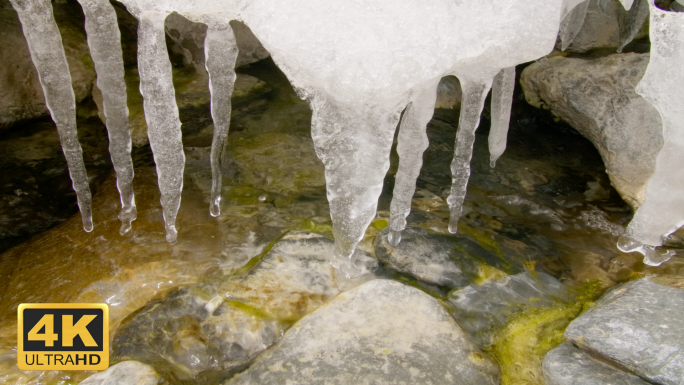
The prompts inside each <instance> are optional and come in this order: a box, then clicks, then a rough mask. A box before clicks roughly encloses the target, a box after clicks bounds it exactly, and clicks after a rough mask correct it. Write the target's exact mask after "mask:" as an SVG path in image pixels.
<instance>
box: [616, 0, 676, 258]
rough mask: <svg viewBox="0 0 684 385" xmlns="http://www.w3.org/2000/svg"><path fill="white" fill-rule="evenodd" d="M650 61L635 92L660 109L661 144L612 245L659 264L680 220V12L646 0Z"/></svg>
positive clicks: (670, 254) (666, 255) (668, 254)
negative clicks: (645, 182)
mask: <svg viewBox="0 0 684 385" xmlns="http://www.w3.org/2000/svg"><path fill="white" fill-rule="evenodd" d="M648 2H649V7H650V13H651V22H650V25H649V28H650V37H651V60H650V62H649V64H648V67H647V68H646V73H645V74H644V77H643V78H642V79H641V81H640V82H639V84H638V85H637V88H636V91H637V93H638V94H639V95H641V96H643V97H644V98H645V99H646V100H647V101H648V102H649V103H651V104H652V105H653V106H654V107H655V108H656V109H657V110H658V112H660V116H661V117H662V120H663V139H664V144H663V148H662V149H661V150H660V153H658V157H657V158H656V167H655V172H654V173H653V176H652V177H651V179H650V180H649V182H648V186H647V187H646V194H645V198H644V202H643V203H642V204H641V206H640V207H639V209H638V210H637V211H636V213H634V218H633V219H632V221H631V222H630V223H629V226H627V230H626V231H625V234H624V235H623V237H622V238H621V239H620V241H619V243H618V247H619V248H620V249H621V250H623V251H626V252H631V251H638V252H640V253H642V254H644V263H646V264H650V265H659V264H661V263H662V262H664V261H666V260H667V259H669V257H671V256H672V254H673V252H672V251H666V250H659V249H656V247H657V246H660V245H662V244H663V240H664V238H665V237H666V236H668V235H669V234H670V233H672V232H674V231H676V230H677V229H678V228H680V227H681V226H682V225H684V195H682V191H684V168H682V167H681V165H682V163H683V162H684V155H683V154H684V110H683V109H682V108H681V106H682V105H684V88H682V84H683V83H684V68H683V67H682V63H684V14H682V13H676V12H668V11H664V10H662V9H659V8H658V7H657V6H656V5H655V4H654V3H653V0H648Z"/></svg>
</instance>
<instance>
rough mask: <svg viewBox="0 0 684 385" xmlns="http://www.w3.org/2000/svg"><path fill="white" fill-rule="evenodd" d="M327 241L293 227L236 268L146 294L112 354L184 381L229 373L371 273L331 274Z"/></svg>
mask: <svg viewBox="0 0 684 385" xmlns="http://www.w3.org/2000/svg"><path fill="white" fill-rule="evenodd" d="M332 248H333V241H332V240H330V239H328V238H325V237H323V236H320V235H317V234H313V233H290V234H288V235H286V236H285V237H283V238H282V239H281V240H280V241H278V242H277V243H276V244H275V245H274V246H273V248H271V249H270V250H269V251H268V252H267V253H266V254H265V255H264V256H263V258H260V257H256V258H255V259H253V260H252V261H251V262H250V263H249V264H248V265H247V266H246V268H243V269H241V270H240V271H238V273H237V274H235V275H233V276H229V277H227V278H218V279H213V280H208V281H205V282H202V283H199V284H196V285H193V286H189V287H184V288H181V289H178V290H175V291H173V292H171V293H170V294H169V295H168V296H166V298H164V299H161V300H156V301H152V302H150V303H149V304H148V305H147V306H145V307H144V308H143V309H141V310H140V311H138V312H136V313H135V314H134V315H133V316H131V317H130V319H128V320H127V321H125V322H124V324H123V325H122V327H121V328H120V330H119V331H118V332H117V334H116V335H115V336H114V339H113V342H112V352H113V353H112V359H113V360H130V359H135V360H139V361H142V362H146V363H149V364H151V365H154V366H155V367H156V368H157V369H158V370H160V371H161V372H162V373H164V374H165V375H166V376H167V377H169V378H175V379H178V380H181V381H186V382H188V381H189V382H192V383H198V384H203V383H207V382H211V383H216V382H218V381H221V380H223V379H226V378H227V377H229V376H230V375H232V374H234V373H235V372H236V371H238V370H242V369H244V367H245V365H247V364H248V363H249V361H250V360H251V359H252V358H253V357H254V356H255V355H256V354H257V353H259V352H261V351H263V350H264V349H266V348H267V347H269V346H271V345H272V344H273V343H275V342H276V341H278V339H279V338H280V336H281V335H282V334H283V333H284V331H285V330H286V329H287V328H288V327H289V326H290V325H291V324H292V323H293V322H295V321H297V320H298V319H300V318H301V317H302V316H304V315H305V314H308V313H310V312H312V311H314V310H315V309H317V308H318V307H319V306H321V304H323V303H324V302H326V301H329V300H330V299H332V298H333V297H335V296H336V295H337V294H339V293H340V292H341V290H344V289H346V288H348V287H350V286H353V285H357V284H359V283H361V282H364V280H367V279H369V278H371V277H372V274H370V273H369V274H367V275H366V276H364V277H362V278H361V279H357V280H354V281H348V280H346V279H344V278H343V277H340V276H338V275H336V274H335V272H334V270H333V268H332V266H331V265H330V256H332ZM357 254H358V255H357V258H358V259H359V261H360V263H367V264H368V266H370V267H372V265H373V262H374V260H373V259H372V258H370V257H369V256H367V255H361V254H362V253H360V252H357ZM254 265H255V266H254ZM251 266H254V268H253V269H252V270H251V271H249V272H246V271H247V270H248V268H249V267H251ZM243 270H244V271H245V272H243Z"/></svg>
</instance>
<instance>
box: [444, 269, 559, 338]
mask: <svg viewBox="0 0 684 385" xmlns="http://www.w3.org/2000/svg"><path fill="white" fill-rule="evenodd" d="M564 297H565V288H564V287H563V285H562V284H561V283H560V282H559V281H558V280H557V279H555V278H553V277H552V276H550V275H548V274H546V273H542V272H536V271H535V272H524V273H520V274H516V275H513V276H504V277H498V279H496V280H491V281H488V282H484V283H482V282H479V283H474V284H471V285H469V286H467V287H464V288H462V289H460V290H456V291H453V292H451V293H450V294H449V298H448V301H449V303H450V304H451V305H453V306H454V308H455V312H454V317H455V318H456V321H457V322H458V324H459V325H460V326H461V327H462V328H463V329H464V330H465V331H466V332H468V334H469V335H470V337H471V338H472V339H473V340H474V341H475V342H477V343H478V344H480V345H481V346H487V345H490V344H491V343H492V342H493V338H494V335H495V333H496V332H497V331H498V330H499V329H501V327H503V326H504V325H505V324H506V323H507V322H508V321H509V318H510V316H511V315H513V314H515V313H516V312H519V311H521V310H523V309H524V308H525V307H527V306H535V307H544V306H549V305H551V304H552V303H553V302H554V301H556V300H558V299H560V298H564Z"/></svg>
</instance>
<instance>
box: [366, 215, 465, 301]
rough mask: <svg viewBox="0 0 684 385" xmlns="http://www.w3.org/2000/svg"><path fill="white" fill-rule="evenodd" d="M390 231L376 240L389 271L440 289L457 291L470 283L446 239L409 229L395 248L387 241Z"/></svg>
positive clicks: (451, 245) (382, 233)
mask: <svg viewBox="0 0 684 385" xmlns="http://www.w3.org/2000/svg"><path fill="white" fill-rule="evenodd" d="M388 229H389V228H387V229H385V230H383V231H382V232H381V233H380V234H378V236H377V237H376V239H375V255H376V256H377V257H378V260H380V261H381V262H383V263H385V264H386V265H387V266H388V267H389V268H391V269H393V270H395V271H398V272H400V273H404V274H408V275H410V276H412V277H413V278H416V279H418V280H420V281H423V282H426V283H430V284H434V285H439V286H446V287H450V288H455V287H463V286H466V285H467V284H468V283H470V279H469V277H468V275H467V274H466V272H464V268H463V267H462V263H463V262H461V261H459V259H457V255H456V251H455V250H454V248H453V242H450V241H449V240H448V239H447V238H446V237H445V236H443V235H440V234H433V233H429V232H427V231H425V230H423V229H419V228H412V227H409V228H407V229H406V230H404V231H402V234H401V237H402V241H401V242H400V243H399V244H398V245H397V246H392V245H390V244H389V242H388V240H387V234H388ZM473 268H474V266H473V267H472V268H471V269H470V270H471V271H472V270H473Z"/></svg>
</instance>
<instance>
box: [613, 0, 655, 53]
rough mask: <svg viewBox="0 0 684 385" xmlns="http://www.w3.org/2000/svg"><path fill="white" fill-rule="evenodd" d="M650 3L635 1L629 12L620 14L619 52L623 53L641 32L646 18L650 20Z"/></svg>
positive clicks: (645, 0)
mask: <svg viewBox="0 0 684 385" xmlns="http://www.w3.org/2000/svg"><path fill="white" fill-rule="evenodd" d="M648 13H649V11H648V1H647V0H635V3H634V4H633V5H632V8H631V9H630V10H629V11H622V12H619V13H618V24H619V25H620V45H619V46H618V49H617V51H618V52H622V49H623V48H625V46H626V45H627V44H629V43H630V42H631V41H632V40H634V37H635V36H636V34H637V33H639V30H640V29H641V26H643V25H644V22H645V21H646V18H648Z"/></svg>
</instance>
